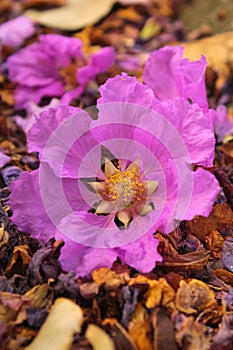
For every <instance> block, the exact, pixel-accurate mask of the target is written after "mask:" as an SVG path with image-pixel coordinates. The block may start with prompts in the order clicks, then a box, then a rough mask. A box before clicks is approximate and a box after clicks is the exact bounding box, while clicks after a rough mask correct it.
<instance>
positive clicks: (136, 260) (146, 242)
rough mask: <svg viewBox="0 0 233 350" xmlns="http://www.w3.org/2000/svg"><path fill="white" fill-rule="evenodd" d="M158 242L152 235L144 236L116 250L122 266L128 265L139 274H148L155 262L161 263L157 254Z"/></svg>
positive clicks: (160, 258)
mask: <svg viewBox="0 0 233 350" xmlns="http://www.w3.org/2000/svg"><path fill="white" fill-rule="evenodd" d="M158 245H159V241H158V240H156V239H155V238H154V237H153V236H152V234H146V235H144V236H143V237H141V238H139V239H138V240H136V241H134V242H132V243H130V244H128V245H127V246H125V247H120V248H116V249H115V251H116V252H117V253H118V256H119V258H120V259H121V261H122V263H123V264H128V265H130V266H132V267H134V268H135V269H137V270H138V271H140V272H144V273H147V272H150V271H152V270H153V268H154V267H155V265H156V262H157V261H162V257H161V256H160V255H159V254H158V251H157V247H158Z"/></svg>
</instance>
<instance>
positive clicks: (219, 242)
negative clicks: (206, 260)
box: [205, 230, 224, 259]
mask: <svg viewBox="0 0 233 350" xmlns="http://www.w3.org/2000/svg"><path fill="white" fill-rule="evenodd" d="M205 241H206V245H207V248H208V249H209V250H210V251H211V255H212V257H214V258H216V259H220V258H221V256H222V247H223V243H224V239H223V237H222V236H221V235H220V233H219V232H218V231H215V230H214V231H211V232H210V233H209V234H208V235H207V236H206V239H205Z"/></svg>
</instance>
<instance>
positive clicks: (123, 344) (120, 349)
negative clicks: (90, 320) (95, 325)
mask: <svg viewBox="0 0 233 350" xmlns="http://www.w3.org/2000/svg"><path fill="white" fill-rule="evenodd" d="M103 326H105V327H107V329H108V331H109V332H110V334H111V337H112V339H113V341H114V344H115V347H116V350H137V346H136V344H135V342H134V341H133V339H132V338H131V337H130V335H129V333H128V332H127V331H126V330H125V328H124V327H122V325H121V324H120V323H119V322H117V320H116V319H114V318H106V319H105V320H104V321H103Z"/></svg>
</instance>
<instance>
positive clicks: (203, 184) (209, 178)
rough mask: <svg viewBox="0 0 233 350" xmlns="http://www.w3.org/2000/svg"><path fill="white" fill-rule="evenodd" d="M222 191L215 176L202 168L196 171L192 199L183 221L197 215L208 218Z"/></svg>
mask: <svg viewBox="0 0 233 350" xmlns="http://www.w3.org/2000/svg"><path fill="white" fill-rule="evenodd" d="M220 190H221V189H220V187H219V184H218V181H217V180H216V178H215V177H214V175H212V174H211V173H209V172H208V171H206V170H204V169H202V168H199V169H198V170H197V171H195V172H194V173H193V192H192V197H191V198H190V204H189V207H188V208H187V209H188V210H187V212H186V214H185V216H184V218H183V219H184V220H191V219H193V217H194V216H195V215H202V216H208V215H209V213H210V212H211V210H212V207H213V204H214V201H215V199H216V196H217V194H218V193H219V192H220Z"/></svg>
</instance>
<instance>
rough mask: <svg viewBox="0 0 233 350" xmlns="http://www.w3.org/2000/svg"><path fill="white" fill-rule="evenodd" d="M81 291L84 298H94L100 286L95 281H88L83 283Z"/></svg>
mask: <svg viewBox="0 0 233 350" xmlns="http://www.w3.org/2000/svg"><path fill="white" fill-rule="evenodd" d="M79 292H80V294H81V295H82V297H83V298H84V299H92V298H94V296H96V295H97V294H98V292H99V286H98V284H97V283H95V282H86V283H83V284H81V286H80V287H79Z"/></svg>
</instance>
